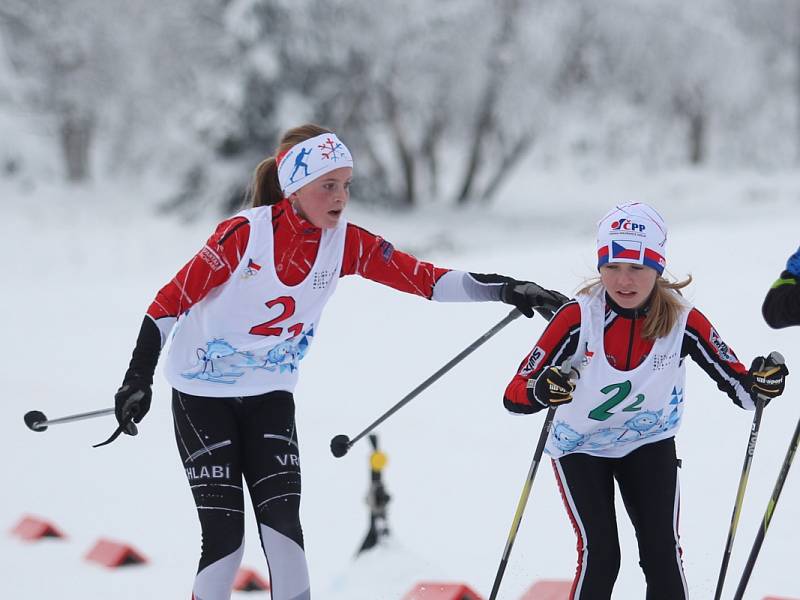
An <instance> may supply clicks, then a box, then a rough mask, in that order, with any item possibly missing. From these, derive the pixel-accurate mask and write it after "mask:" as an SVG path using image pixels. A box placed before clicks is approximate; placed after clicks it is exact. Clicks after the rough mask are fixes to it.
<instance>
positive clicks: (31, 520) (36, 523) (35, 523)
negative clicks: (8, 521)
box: [11, 516, 65, 541]
mask: <svg viewBox="0 0 800 600" xmlns="http://www.w3.org/2000/svg"><path fill="white" fill-rule="evenodd" d="M11 533H12V534H13V535H16V536H17V537H20V538H22V539H23V540H28V541H34V540H40V539H42V538H46V537H50V538H63V537H65V536H64V534H63V533H61V531H59V529H58V528H57V527H56V526H55V525H53V524H52V523H50V522H49V521H45V520H44V519H40V518H39V517H32V516H26V517H23V518H22V519H20V521H19V523H17V524H16V525H15V526H14V529H12V530H11Z"/></svg>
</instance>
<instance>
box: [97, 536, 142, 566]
mask: <svg viewBox="0 0 800 600" xmlns="http://www.w3.org/2000/svg"><path fill="white" fill-rule="evenodd" d="M85 558H86V560H88V561H90V562H96V563H99V564H101V565H103V566H104V567H109V568H116V567H124V566H127V565H138V564H142V563H146V562H147V559H146V558H145V557H144V556H143V555H142V554H140V553H139V552H137V551H136V550H134V549H133V548H132V547H131V546H129V545H128V544H124V543H122V542H115V541H112V540H106V539H99V540H97V543H96V544H95V545H94V546H93V547H92V549H91V550H89V553H88V554H87V555H86V556H85Z"/></svg>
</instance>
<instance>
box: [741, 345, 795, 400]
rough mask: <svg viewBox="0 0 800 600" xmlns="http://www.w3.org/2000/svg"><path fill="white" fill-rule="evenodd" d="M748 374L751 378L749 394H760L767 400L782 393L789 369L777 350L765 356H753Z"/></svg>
mask: <svg viewBox="0 0 800 600" xmlns="http://www.w3.org/2000/svg"><path fill="white" fill-rule="evenodd" d="M748 374H749V375H750V377H751V379H752V384H751V387H750V392H751V394H752V395H753V396H761V397H762V398H764V399H765V400H766V401H767V402H768V401H769V400H771V399H772V398H775V397H777V396H780V395H781V394H782V393H783V388H784V386H785V385H786V376H787V375H788V374H789V369H788V368H786V364H785V363H784V362H783V356H781V354H780V353H779V352H771V353H770V355H769V356H767V357H764V356H757V357H755V358H754V359H753V364H751V365H750V371H748Z"/></svg>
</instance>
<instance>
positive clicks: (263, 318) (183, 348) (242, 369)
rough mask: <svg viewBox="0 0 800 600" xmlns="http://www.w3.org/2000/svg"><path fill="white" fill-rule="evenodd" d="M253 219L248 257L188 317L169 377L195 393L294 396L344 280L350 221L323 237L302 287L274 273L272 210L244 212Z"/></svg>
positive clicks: (175, 342)
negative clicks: (300, 373) (303, 362)
mask: <svg viewBox="0 0 800 600" xmlns="http://www.w3.org/2000/svg"><path fill="white" fill-rule="evenodd" d="M239 216H243V217H245V218H247V219H248V221H249V222H250V236H249V241H248V243H247V248H246V250H245V254H244V255H243V256H242V259H241V261H239V264H238V266H237V267H236V269H235V270H234V271H233V273H232V274H231V276H230V278H229V279H228V281H226V282H225V283H224V284H223V285H221V286H219V287H217V288H215V289H213V290H212V291H211V292H210V293H209V294H208V296H206V297H205V298H203V300H201V301H200V302H199V303H197V304H196V305H194V306H193V307H192V308H191V309H189V311H188V312H186V313H185V314H183V315H181V317H180V318H179V319H178V322H177V324H176V326H175V330H174V332H173V336H172V343H171V345H170V349H169V354H168V356H167V363H166V367H165V373H166V377H167V380H168V381H169V383H170V384H171V385H172V387H174V388H175V389H177V390H178V391H181V392H184V393H187V394H193V395H196V396H212V397H227V396H256V395H259V394H264V393H266V392H270V391H274V390H286V391H289V392H291V391H294V388H295V385H296V384H297V377H298V369H299V365H300V360H301V359H302V358H303V357H304V356H305V355H306V353H307V352H308V348H309V346H310V345H311V342H312V341H313V339H314V336H315V335H316V333H317V328H318V326H319V320H320V316H321V315H322V310H323V308H324V307H325V304H326V303H327V302H328V300H329V299H330V297H331V295H332V294H333V292H334V290H335V289H336V285H337V283H338V281H339V273H340V271H341V267H342V256H343V252H344V241H345V233H346V230H347V223H346V221H345V220H344V219H343V218H342V219H340V220H339V223H338V225H337V226H336V227H335V228H333V229H325V230H323V233H322V239H321V241H320V246H319V250H318V252H317V256H316V261H315V262H314V265H313V267H312V268H311V271H310V273H309V274H308V276H307V277H306V278H305V279H304V280H303V281H302V282H301V283H299V284H298V285H295V286H287V285H284V284H283V283H281V281H280V279H278V276H277V274H276V272H275V257H274V248H273V232H272V211H271V207H269V206H262V207H257V208H251V209H248V210H244V211H242V212H241V213H239Z"/></svg>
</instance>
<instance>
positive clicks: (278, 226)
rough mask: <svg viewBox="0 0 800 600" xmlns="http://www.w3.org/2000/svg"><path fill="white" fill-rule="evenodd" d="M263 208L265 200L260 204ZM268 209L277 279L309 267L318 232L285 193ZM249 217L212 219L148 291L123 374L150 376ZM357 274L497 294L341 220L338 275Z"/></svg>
mask: <svg viewBox="0 0 800 600" xmlns="http://www.w3.org/2000/svg"><path fill="white" fill-rule="evenodd" d="M265 208H267V207H265ZM269 210H271V214H272V231H273V249H274V250H273V251H274V262H275V264H274V267H275V273H276V275H277V277H278V279H279V280H280V282H281V283H282V284H283V285H285V286H295V285H298V284H299V283H301V282H302V281H303V280H304V279H305V278H306V277H307V276H308V275H309V273H310V271H311V269H312V267H313V265H314V262H315V259H316V256H317V252H318V250H319V248H320V242H321V240H322V234H323V231H322V230H321V229H319V228H317V227H315V226H314V225H312V224H311V223H310V222H309V221H307V220H305V219H303V218H302V217H300V216H299V215H298V214H297V213H295V211H294V209H293V208H292V206H291V205H290V203H289V202H288V201H287V200H282V201H281V202H278V203H277V204H275V205H274V206H272V207H269ZM249 239H250V222H249V221H248V219H247V218H245V217H243V216H237V217H233V218H231V219H227V220H225V221H223V222H222V223H220V224H219V225H218V226H217V228H216V230H215V231H214V233H213V234H212V235H211V237H209V238H208V240H207V241H206V243H205V245H204V246H203V247H202V248H201V249H200V251H198V252H197V254H195V255H194V256H193V257H192V258H191V259H190V260H189V261H188V262H187V263H186V264H185V265H184V266H183V267H182V268H181V269H180V270H179V271H178V273H177V274H176V275H175V277H173V278H172V279H171V280H170V281H169V282H168V283H167V284H166V285H165V286H164V287H162V288H161V289H160V290H159V291H158V293H157V294H156V297H155V299H154V300H153V302H152V304H151V305H150V307H149V308H148V309H147V314H146V316H145V319H144V322H143V324H142V328H141V330H140V333H139V339H138V340H137V344H136V347H135V349H134V351H133V357H132V359H131V363H130V368H129V369H128V372H127V374H126V376H125V380H126V381H127V380H129V379H130V378H142V379H145V380H148V381H152V374H153V372H154V371H155V366H156V363H157V361H158V357H159V354H160V351H161V348H162V347H163V345H164V343H165V342H166V340H167V337H168V335H169V333H170V331H171V330H172V328H173V326H174V324H175V323H176V321H177V320H178V318H179V317H180V316H181V315H183V314H185V313H186V312H187V311H188V310H189V309H191V308H192V307H193V306H195V305H197V304H198V303H199V302H202V301H203V299H204V298H206V297H207V296H208V295H209V294H210V293H211V292H212V291H214V290H215V289H217V288H220V286H224V285H225V284H226V282H228V281H229V280H230V278H231V275H232V274H233V273H234V272H235V271H237V268H238V267H239V265H240V263H241V261H242V260H243V259H244V258H245V251H246V249H247V246H248V241H249ZM347 275H360V276H361V277H364V278H366V279H370V280H372V281H375V282H377V283H380V284H382V285H387V286H389V287H392V288H394V289H396V290H399V291H401V292H406V293H409V294H415V295H418V296H421V297H423V298H427V299H429V300H435V301H439V302H480V301H500V300H501V294H502V287H503V285H504V284H505V283H506V282H508V281H510V279H509V278H508V277H503V276H500V275H482V274H475V273H467V272H464V271H455V270H451V269H445V268H440V267H437V266H435V265H433V264H431V263H428V262H423V261H420V260H418V259H416V258H415V257H414V256H411V255H410V254H406V253H404V252H401V251H399V250H396V249H395V248H394V246H393V245H392V244H391V243H390V242H389V241H387V240H385V239H383V238H382V237H380V236H378V235H375V234H372V233H370V232H369V231H367V230H365V229H362V228H361V227H358V226H357V225H354V224H352V223H347V225H346V231H345V240H344V249H343V255H342V263H341V269H340V272H339V276H340V277H344V276H347Z"/></svg>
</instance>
